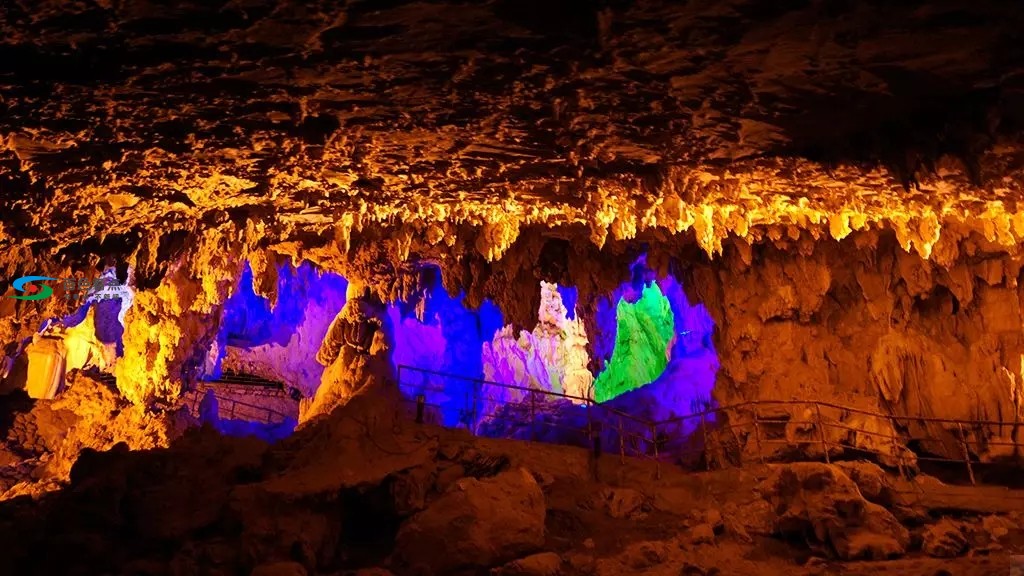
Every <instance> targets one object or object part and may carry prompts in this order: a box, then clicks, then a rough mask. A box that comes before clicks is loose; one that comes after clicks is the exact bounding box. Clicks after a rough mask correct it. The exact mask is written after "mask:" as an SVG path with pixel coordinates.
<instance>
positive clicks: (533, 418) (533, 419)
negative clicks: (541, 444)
mask: <svg viewBox="0 0 1024 576" xmlns="http://www.w3.org/2000/svg"><path fill="white" fill-rule="evenodd" d="M529 394H530V440H532V441H533V442H536V441H537V395H536V394H534V393H533V392H532V391H531V392H530V393H529Z"/></svg>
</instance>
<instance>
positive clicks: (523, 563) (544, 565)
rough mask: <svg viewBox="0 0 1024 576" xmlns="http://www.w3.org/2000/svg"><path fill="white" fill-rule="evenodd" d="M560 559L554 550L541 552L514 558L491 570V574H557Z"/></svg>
mask: <svg viewBox="0 0 1024 576" xmlns="http://www.w3.org/2000/svg"><path fill="white" fill-rule="evenodd" d="M561 572H562V559H561V558H560V557H559V556H558V554H555V553H554V552H542V553H540V554H534V555H532V556H527V557H526V558H520V559H519V560H514V561H512V562H509V563H508V564H506V565H504V566H502V567H501V568H496V569H494V570H492V571H491V575H492V576H558V575H559V574H561Z"/></svg>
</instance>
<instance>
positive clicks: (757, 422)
mask: <svg viewBox="0 0 1024 576" xmlns="http://www.w3.org/2000/svg"><path fill="white" fill-rule="evenodd" d="M759 414H760V413H759V412H758V411H757V409H756V408H755V409H754V442H755V443H756V444H757V456H758V458H760V460H761V464H762V465H763V464H764V450H763V449H762V448H761V418H760V416H759Z"/></svg>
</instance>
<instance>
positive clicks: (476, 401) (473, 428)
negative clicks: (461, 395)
mask: <svg viewBox="0 0 1024 576" xmlns="http://www.w3.org/2000/svg"><path fill="white" fill-rule="evenodd" d="M470 385H471V386H473V411H472V413H470V416H469V418H470V422H472V425H471V426H470V428H469V431H470V432H472V433H473V434H474V435H475V434H476V411H477V404H479V403H480V389H481V388H483V384H482V383H480V382H476V381H473V382H471V383H470Z"/></svg>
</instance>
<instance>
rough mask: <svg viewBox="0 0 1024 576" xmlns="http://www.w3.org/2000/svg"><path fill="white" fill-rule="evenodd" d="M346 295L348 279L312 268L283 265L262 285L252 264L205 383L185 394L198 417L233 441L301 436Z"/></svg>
mask: <svg viewBox="0 0 1024 576" xmlns="http://www.w3.org/2000/svg"><path fill="white" fill-rule="evenodd" d="M271 280H272V281H271ZM347 288H348V282H347V281H346V280H345V278H343V277H341V276H339V275H337V274H334V273H331V272H326V271H323V270H320V269H319V268H317V267H316V266H315V265H313V264H312V263H310V262H308V261H304V262H302V263H301V264H299V265H298V266H294V265H293V264H292V263H291V262H282V263H280V264H278V265H277V266H274V267H273V268H271V269H270V270H267V271H266V272H265V273H264V275H263V276H261V277H257V275H256V274H255V273H254V271H253V266H252V264H251V263H250V262H246V263H245V266H244V267H243V269H242V273H241V275H240V277H239V279H238V283H237V286H236V289H235V290H234V291H233V292H232V294H231V295H230V296H229V298H228V299H227V301H226V302H225V303H224V306H223V309H222V312H221V321H220V325H219V329H218V331H217V334H216V336H215V338H214V339H213V342H212V343H211V344H210V347H209V350H208V353H207V355H206V359H205V361H204V363H203V365H202V366H201V367H200V375H199V376H200V377H199V379H198V381H197V382H196V383H195V384H194V385H193V387H192V389H190V390H188V391H186V392H185V404H186V405H187V406H189V407H190V409H191V412H192V413H193V415H195V416H196V417H198V418H199V419H200V421H202V422H204V423H211V424H212V425H214V427H216V428H217V429H218V430H220V431H221V432H222V433H224V434H229V435H236V436H246V435H253V436H259V437H262V438H264V439H267V440H277V439H280V438H283V437H285V436H287V435H288V434H290V433H291V432H292V431H294V429H295V427H296V425H297V423H298V419H299V412H300V404H301V402H302V401H303V399H305V398H311V397H313V395H314V394H315V393H316V390H317V388H318V387H319V386H320V381H321V377H322V375H323V372H324V366H323V365H322V364H320V363H319V362H318V361H317V353H318V351H319V349H320V346H321V344H322V343H323V342H324V338H325V336H326V335H327V331H328V329H329V328H330V325H331V322H332V321H333V320H334V318H335V317H336V316H337V315H338V313H339V312H340V311H341V309H342V308H343V307H344V305H345V300H346V298H345V295H346V290H347ZM204 403H205V407H204Z"/></svg>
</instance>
